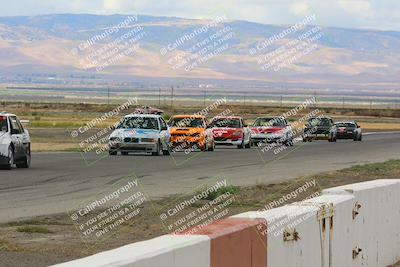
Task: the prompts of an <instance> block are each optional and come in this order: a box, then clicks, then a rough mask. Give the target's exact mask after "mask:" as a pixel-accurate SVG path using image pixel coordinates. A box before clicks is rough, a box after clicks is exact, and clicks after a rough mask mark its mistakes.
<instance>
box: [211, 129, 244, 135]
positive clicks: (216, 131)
mask: <svg viewBox="0 0 400 267" xmlns="http://www.w3.org/2000/svg"><path fill="white" fill-rule="evenodd" d="M212 132H213V135H214V136H215V137H225V136H231V135H232V134H233V133H236V132H243V129H240V128H239V129H237V128H213V129H212Z"/></svg>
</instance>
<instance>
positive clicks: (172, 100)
mask: <svg viewBox="0 0 400 267" xmlns="http://www.w3.org/2000/svg"><path fill="white" fill-rule="evenodd" d="M173 107H174V87H173V86H171V108H173Z"/></svg>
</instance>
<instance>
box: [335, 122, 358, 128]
mask: <svg viewBox="0 0 400 267" xmlns="http://www.w3.org/2000/svg"><path fill="white" fill-rule="evenodd" d="M335 125H336V126H337V127H346V128H356V125H355V124H354V123H347V122H346V123H335Z"/></svg>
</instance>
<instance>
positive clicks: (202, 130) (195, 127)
mask: <svg viewBox="0 0 400 267" xmlns="http://www.w3.org/2000/svg"><path fill="white" fill-rule="evenodd" d="M168 124H169V126H170V134H171V139H170V141H171V146H172V148H173V150H174V151H183V150H185V149H188V148H190V149H196V148H199V149H200V150H202V151H214V148H215V142H214V137H213V134H212V131H211V129H208V128H207V119H206V118H205V117H204V116H199V115H178V116H173V117H172V118H171V119H170V121H169V122H168Z"/></svg>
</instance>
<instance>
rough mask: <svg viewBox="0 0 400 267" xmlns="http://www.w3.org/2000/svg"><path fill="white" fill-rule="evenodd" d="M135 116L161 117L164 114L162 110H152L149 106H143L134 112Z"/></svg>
mask: <svg viewBox="0 0 400 267" xmlns="http://www.w3.org/2000/svg"><path fill="white" fill-rule="evenodd" d="M135 113H136V114H155V115H162V114H164V110H162V109H158V108H153V107H149V106H143V107H141V108H138V109H136V110H135Z"/></svg>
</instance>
